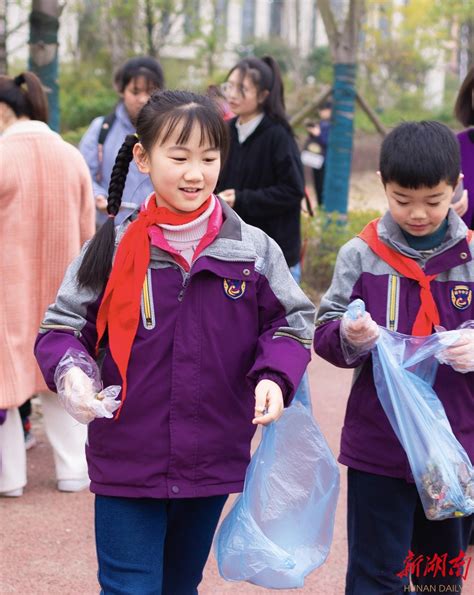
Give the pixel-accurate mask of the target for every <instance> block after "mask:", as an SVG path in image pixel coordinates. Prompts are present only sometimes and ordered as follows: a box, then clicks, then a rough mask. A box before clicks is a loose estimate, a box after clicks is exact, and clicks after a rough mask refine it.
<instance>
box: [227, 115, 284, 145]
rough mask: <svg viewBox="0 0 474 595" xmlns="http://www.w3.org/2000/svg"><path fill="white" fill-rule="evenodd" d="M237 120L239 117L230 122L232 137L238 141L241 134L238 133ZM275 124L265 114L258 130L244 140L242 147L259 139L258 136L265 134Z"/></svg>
mask: <svg viewBox="0 0 474 595" xmlns="http://www.w3.org/2000/svg"><path fill="white" fill-rule="evenodd" d="M237 120H238V117H236V118H232V120H230V122H229V124H230V133H231V136H232V137H235V139H236V140H238V139H239V133H238V132H237V126H236V124H237ZM274 124H275V122H274V121H273V120H272V119H271V118H270V117H269V116H267V114H265V115H264V116H263V118H262V120H261V122H260V123H259V124H258V126H257V128H255V130H254V131H253V132H252V134H250V135H249V136H248V137H247V138H246V139H245V140H244V142H243V143H242V145H241V146H243V145H245V144H246V143H247V142H249V141H251V140H252V139H254V138H257V136H260V134H262V132H264V131H265V130H267V129H268V128H271V126H273V125H274ZM239 144H240V143H239Z"/></svg>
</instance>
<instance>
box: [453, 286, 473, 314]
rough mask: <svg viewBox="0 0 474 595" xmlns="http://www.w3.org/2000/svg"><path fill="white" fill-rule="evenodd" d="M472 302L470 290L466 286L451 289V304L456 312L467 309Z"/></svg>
mask: <svg viewBox="0 0 474 595" xmlns="http://www.w3.org/2000/svg"><path fill="white" fill-rule="evenodd" d="M471 302H472V289H469V287H468V286H467V285H455V286H454V287H453V288H452V289H451V303H452V304H453V306H454V307H455V308H457V309H458V310H465V309H466V308H469V306H470V305H471Z"/></svg>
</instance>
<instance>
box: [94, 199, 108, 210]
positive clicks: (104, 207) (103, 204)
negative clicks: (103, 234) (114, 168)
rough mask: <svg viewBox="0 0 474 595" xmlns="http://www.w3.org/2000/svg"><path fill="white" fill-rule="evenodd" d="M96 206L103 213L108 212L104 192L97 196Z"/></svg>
mask: <svg viewBox="0 0 474 595" xmlns="http://www.w3.org/2000/svg"><path fill="white" fill-rule="evenodd" d="M95 206H96V209H97V210H98V211H100V212H101V213H106V212H107V198H106V197H105V196H104V195H103V194H99V195H98V196H96V197H95Z"/></svg>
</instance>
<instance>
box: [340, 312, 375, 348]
mask: <svg viewBox="0 0 474 595" xmlns="http://www.w3.org/2000/svg"><path fill="white" fill-rule="evenodd" d="M341 336H342V337H343V338H344V339H345V340H346V341H347V342H348V343H350V344H351V345H352V346H353V347H357V348H358V349H363V350H364V351H365V350H370V349H372V347H373V346H374V345H375V343H376V342H377V339H378V338H379V327H378V325H377V323H376V322H374V321H373V320H372V317H371V315H370V314H369V313H368V312H364V313H363V314H362V315H361V316H359V318H357V319H356V320H352V319H351V318H349V317H348V316H343V317H342V319H341Z"/></svg>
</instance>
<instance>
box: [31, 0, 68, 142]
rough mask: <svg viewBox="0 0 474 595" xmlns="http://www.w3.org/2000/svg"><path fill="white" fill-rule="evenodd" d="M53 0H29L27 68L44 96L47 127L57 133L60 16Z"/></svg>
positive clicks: (59, 11) (58, 8) (56, 3)
mask: <svg viewBox="0 0 474 595" xmlns="http://www.w3.org/2000/svg"><path fill="white" fill-rule="evenodd" d="M61 10H62V9H61V8H60V6H59V2H57V1H56V0H33V2H32V10H31V13H30V61H29V68H30V70H31V71H32V72H34V73H35V74H36V75H38V77H39V78H40V80H41V82H42V83H43V86H44V88H45V90H46V93H47V96H48V105H49V125H50V126H51V128H52V129H53V130H56V131H58V132H59V84H58V30H59V16H60V14H61Z"/></svg>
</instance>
